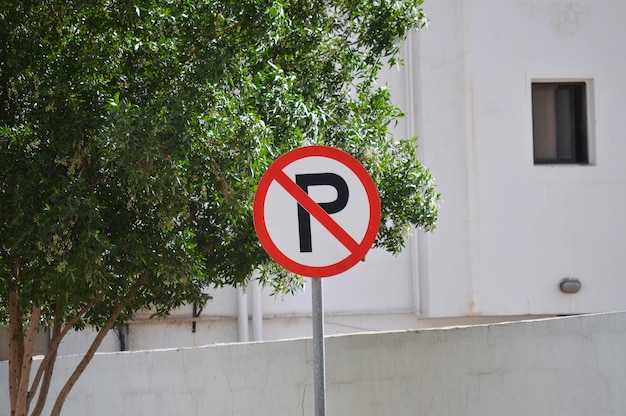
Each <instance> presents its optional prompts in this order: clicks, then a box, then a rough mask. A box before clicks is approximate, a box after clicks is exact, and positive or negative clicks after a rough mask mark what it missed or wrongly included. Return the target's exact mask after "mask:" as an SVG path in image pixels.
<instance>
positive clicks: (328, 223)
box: [274, 170, 361, 253]
mask: <svg viewBox="0 0 626 416" xmlns="http://www.w3.org/2000/svg"><path fill="white" fill-rule="evenodd" d="M274 180H276V182H278V183H279V184H280V185H281V186H282V187H283V188H284V189H285V190H286V191H287V192H288V193H289V194H290V195H291V196H292V197H294V198H295V200H296V202H298V204H300V205H301V206H302V207H303V208H304V209H306V210H307V211H308V212H309V214H311V215H312V216H313V217H314V218H315V219H316V220H317V221H319V222H320V224H322V226H323V227H324V228H326V229H327V230H328V231H329V232H330V233H331V234H332V235H333V236H334V237H335V238H336V239H337V240H339V242H340V243H341V244H343V245H344V246H345V247H346V248H347V249H348V250H349V251H350V253H355V252H356V251H357V250H358V249H359V248H360V246H361V244H359V243H358V242H357V241H356V240H355V239H354V238H352V236H351V235H350V234H348V233H347V232H346V230H344V229H343V228H342V227H341V226H340V225H339V224H338V223H337V221H335V220H334V219H332V218H331V216H330V215H328V213H327V212H326V211H324V209H323V208H322V207H320V206H319V204H318V203H317V202H315V201H314V200H313V198H311V197H310V196H309V194H307V193H306V192H304V190H303V189H302V188H300V186H298V184H296V183H295V182H294V181H293V180H292V179H291V178H290V177H289V176H287V175H286V174H285V172H283V171H282V170H281V171H279V172H277V173H276V176H275V177H274Z"/></svg>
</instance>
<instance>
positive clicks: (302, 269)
mask: <svg viewBox="0 0 626 416" xmlns="http://www.w3.org/2000/svg"><path fill="white" fill-rule="evenodd" d="M314 156H321V157H326V158H329V159H334V160H336V161H338V162H339V163H342V164H343V165H345V166H346V167H348V168H349V169H350V170H351V171H352V172H354V174H355V175H356V176H357V177H358V178H359V180H360V181H361V184H362V185H363V187H364V188H365V193H366V194H367V199H368V201H369V209H370V219H369V222H368V226H367V230H366V232H365V236H364V237H363V240H362V241H361V242H360V243H359V249H358V250H355V251H354V252H352V253H351V254H350V255H349V256H348V257H346V258H345V259H343V260H341V261H339V262H337V263H334V264H330V265H328V266H307V265H305V264H301V263H298V262H296V261H294V260H292V259H291V258H289V257H287V256H286V255H285V254H284V253H283V252H282V251H280V249H279V248H278V247H277V246H276V244H274V242H273V241H272V238H271V236H270V235H269V232H268V230H267V225H266V223H265V198H266V196H267V191H268V189H269V187H270V185H271V183H272V182H273V181H274V177H275V175H276V172H279V171H282V170H283V169H284V168H285V167H287V166H288V165H290V164H291V163H293V162H295V161H297V160H300V159H303V158H306V157H314ZM253 215H254V228H255V229H256V232H257V235H258V237H259V241H261V245H262V246H263V248H264V249H265V251H266V252H267V254H269V255H270V257H272V258H273V259H274V260H275V261H276V263H278V264H280V265H281V266H282V267H284V268H285V269H287V270H289V271H291V272H293V273H296V274H299V275H301V276H306V277H329V276H334V275H336V274H339V273H341V272H344V271H346V270H348V269H350V268H351V267H352V266H354V265H355V264H357V263H358V262H359V261H361V260H362V259H363V258H364V257H365V255H366V254H367V252H368V251H369V250H370V248H371V247H372V244H374V240H375V239H376V235H377V234H378V227H379V226H380V198H379V197H378V190H377V189H376V185H375V184H374V181H373V180H372V178H371V176H370V175H369V173H368V172H367V170H365V168H364V167H363V165H361V163H359V161H358V160H356V159H355V158H354V157H352V156H350V155H349V154H348V153H346V152H344V151H342V150H339V149H336V148H333V147H328V146H306V147H300V148H298V149H294V150H292V151H290V152H287V153H285V154H284V155H282V156H281V157H279V158H278V159H276V161H274V163H272V164H271V165H270V167H269V168H268V169H267V171H266V172H265V173H264V174H263V176H262V177H261V180H260V181H259V185H258V187H257V190H256V193H255V194H254V206H253Z"/></svg>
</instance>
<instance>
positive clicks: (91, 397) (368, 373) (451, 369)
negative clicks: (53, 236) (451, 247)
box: [0, 313, 626, 416]
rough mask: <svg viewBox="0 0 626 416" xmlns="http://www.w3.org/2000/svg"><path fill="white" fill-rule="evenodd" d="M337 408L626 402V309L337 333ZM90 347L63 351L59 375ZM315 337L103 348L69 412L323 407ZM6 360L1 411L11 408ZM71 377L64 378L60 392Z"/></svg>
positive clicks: (537, 407)
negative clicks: (315, 371)
mask: <svg viewBox="0 0 626 416" xmlns="http://www.w3.org/2000/svg"><path fill="white" fill-rule="evenodd" d="M326 345H327V361H326V366H327V380H328V391H327V404H328V414H329V415H359V416H368V415H372V416H374V415H376V416H380V415H407V416H408V415H412V416H413V415H416V414H419V415H425V416H427V415H433V416H442V415H465V416H490V415H493V416H501V415H504V414H505V415H507V416H516V415H519V416H527V415H530V414H539V415H565V414H567V415H574V416H576V415H580V416H583V415H584V416H587V415H591V414H594V415H603V416H609V415H623V414H626V396H625V395H624V394H623V389H624V386H625V385H626V355H625V354H624V351H626V314H625V313H613V314H602V315H588V316H576V317H568V318H557V319H546V320H539V321H523V322H517V323H507V324H493V325H484V326H470V327H455V328H446V329H431V330H420V331H403V332H389V333H377V334H358V335H344V336H335V337H329V338H327V344H326ZM78 359H79V357H78V356H74V357H64V358H61V359H59V361H58V364H57V368H56V370H55V377H57V379H56V380H59V378H62V377H66V376H67V375H68V373H69V371H70V368H72V367H73V366H74V365H76V363H77V361H78ZM311 360H312V344H311V340H310V339H299V340H291V341H278V342H266V343H247V344H229V345H214V346H207V347H202V348H193V349H174V350H163V351H142V352H129V353H116V354H99V355H97V356H96V357H95V358H94V360H93V362H92V363H91V364H90V366H89V367H88V369H87V371H86V372H85V374H84V375H83V378H82V379H80V380H79V382H78V383H77V384H76V386H75V387H74V390H73V391H72V394H71V396H70V398H69V399H68V401H67V403H66V404H65V407H64V411H63V414H64V415H84V416H92V415H93V416H95V415H102V416H109V415H133V416H134V415H151V416H159V415H162V416H172V415H207V414H211V415H237V416H245V415H251V416H252V415H254V416H264V415H267V416H280V415H284V416H294V415H312V414H313V397H314V392H313V387H312V381H313V377H312V368H313V364H312V362H311ZM6 373H7V364H6V362H2V363H0V416H8V411H7V408H8V398H7V390H8V388H7V385H6V383H7V382H6V380H7V374H6ZM58 389H59V384H58V383H57V384H54V385H53V386H52V393H54V392H56V391H58Z"/></svg>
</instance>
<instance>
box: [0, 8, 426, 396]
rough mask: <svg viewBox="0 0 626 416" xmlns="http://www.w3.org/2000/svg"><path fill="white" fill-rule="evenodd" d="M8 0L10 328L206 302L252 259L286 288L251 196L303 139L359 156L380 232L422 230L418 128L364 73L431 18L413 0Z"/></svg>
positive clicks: (5, 121)
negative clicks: (410, 129) (376, 204)
mask: <svg viewBox="0 0 626 416" xmlns="http://www.w3.org/2000/svg"><path fill="white" fill-rule="evenodd" d="M0 4H1V6H0V165H1V166H2V169H0V299H2V300H3V302H2V307H0V309H1V311H2V312H1V313H2V317H3V319H4V320H5V322H8V321H10V320H9V318H11V319H13V321H11V322H12V324H13V327H12V328H13V329H12V334H13V335H12V340H19V339H21V340H22V344H24V342H25V341H24V339H27V336H26V334H27V332H28V331H27V330H28V328H30V327H32V325H31V326H29V325H30V323H31V322H30V317H31V313H33V311H34V310H35V309H36V316H37V317H39V319H37V321H41V322H44V323H45V324H46V325H48V326H49V327H51V328H54V327H55V325H56V328H58V329H59V334H64V332H63V331H64V330H65V329H66V325H67V324H71V325H72V326H77V327H81V326H82V325H85V324H90V325H95V326H96V327H99V328H104V329H108V328H110V327H111V326H113V325H115V324H116V323H118V322H122V321H123V320H126V319H129V318H131V317H132V316H133V314H134V312H135V311H136V310H138V309H140V308H146V307H152V308H154V310H156V311H157V313H158V314H161V315H164V314H166V313H167V311H169V310H170V309H171V308H172V307H175V306H177V305H180V304H181V303H183V302H200V303H201V302H203V301H204V300H205V297H206V295H205V292H204V289H205V288H206V287H209V286H212V285H215V286H220V285H235V284H242V283H245V282H246V281H247V279H249V277H250V275H251V273H252V272H253V270H255V269H259V270H262V271H265V273H263V274H262V276H263V277H262V278H263V281H264V283H266V284H270V285H273V286H274V287H275V288H276V289H277V290H282V291H289V290H293V289H294V288H295V287H296V286H297V285H298V279H296V278H294V277H293V276H289V275H288V274H286V273H285V272H282V271H281V270H280V269H279V268H278V267H277V266H275V265H274V263H272V262H271V261H270V259H269V258H268V256H267V254H266V253H265V252H264V251H263V249H262V248H261V246H260V244H259V242H258V239H257V237H256V234H255V232H254V227H253V223H252V215H251V213H252V212H251V211H252V199H253V194H254V191H255V188H256V184H257V182H258V180H259V178H260V176H261V175H262V173H263V172H264V171H265V170H266V169H267V167H268V166H269V164H270V163H271V162H272V161H273V160H274V159H276V158H277V157H278V156H280V155H281V154H283V153H284V152H286V151H288V150H291V149H293V148H296V147H299V146H302V145H305V144H324V145H330V146H335V147H338V148H340V149H343V150H345V151H347V152H348V153H350V154H352V155H353V156H355V157H356V158H357V159H359V160H360V161H361V162H362V163H363V164H364V165H365V166H366V168H367V169H368V170H369V172H370V174H371V175H372V177H373V178H374V180H375V181H376V183H377V185H378V188H379V192H380V196H381V204H382V215H383V218H382V226H381V230H380V232H379V235H378V238H377V240H376V246H378V247H383V248H385V249H386V250H388V251H391V252H394V253H395V252H398V251H400V250H401V249H402V247H403V245H404V239H405V238H406V236H407V233H408V231H409V230H410V229H411V228H412V227H413V226H416V225H417V226H423V227H425V228H427V229H428V228H432V227H433V226H434V224H435V220H436V203H437V198H438V195H437V194H436V193H435V191H434V189H433V184H432V180H431V177H430V175H429V173H428V171H427V170H426V169H424V168H423V167H422V166H421V164H420V163H419V161H418V159H417V155H416V150H415V143H414V141H413V140H411V139H408V140H392V139H391V138H390V136H389V132H388V127H389V125H390V123H393V122H394V121H395V120H396V119H397V118H398V117H399V116H400V115H401V113H400V111H399V110H398V109H396V108H394V107H393V106H392V105H391V104H390V97H389V92H388V91H387V90H386V89H385V88H383V87H381V86H379V85H377V84H376V82H375V80H376V75H377V72H378V70H379V69H380V68H381V67H382V65H383V62H391V63H392V64H393V63H395V62H396V61H395V60H396V58H397V53H398V50H399V45H400V42H401V41H402V40H403V39H404V38H405V36H406V34H407V31H408V30H410V29H411V28H415V27H419V26H421V25H422V24H423V23H424V21H425V20H424V19H425V18H424V15H423V13H422V10H421V8H420V4H421V0H404V1H401V0H378V1H369V0H333V1H331V0H325V1H321V0H320V1H311V0H306V1H304V0H237V1H234V0H226V1H216V0H197V1H182V0H134V1H133V0H80V1H78V0H74V1H72V0H31V1H27V0H0ZM116 314H117V316H115V315H116ZM11 322H10V323H11ZM20 334H23V336H22V335H20ZM20 337H21V338H20ZM16 342H17V341H16ZM53 345H54V344H53ZM22 346H23V345H22ZM16 348H17V347H16ZM13 351H14V352H15V351H17V350H13ZM22 358H23V353H22ZM12 397H13V396H12ZM29 400H30V399H29Z"/></svg>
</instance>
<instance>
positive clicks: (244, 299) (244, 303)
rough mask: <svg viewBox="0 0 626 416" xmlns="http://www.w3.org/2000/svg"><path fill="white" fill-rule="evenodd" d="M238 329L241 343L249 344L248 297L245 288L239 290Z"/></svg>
mask: <svg viewBox="0 0 626 416" xmlns="http://www.w3.org/2000/svg"><path fill="white" fill-rule="evenodd" d="M237 329H238V332H239V342H248V341H249V340H250V337H249V335H248V295H247V294H246V291H245V290H244V288H243V287H238V288H237Z"/></svg>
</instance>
